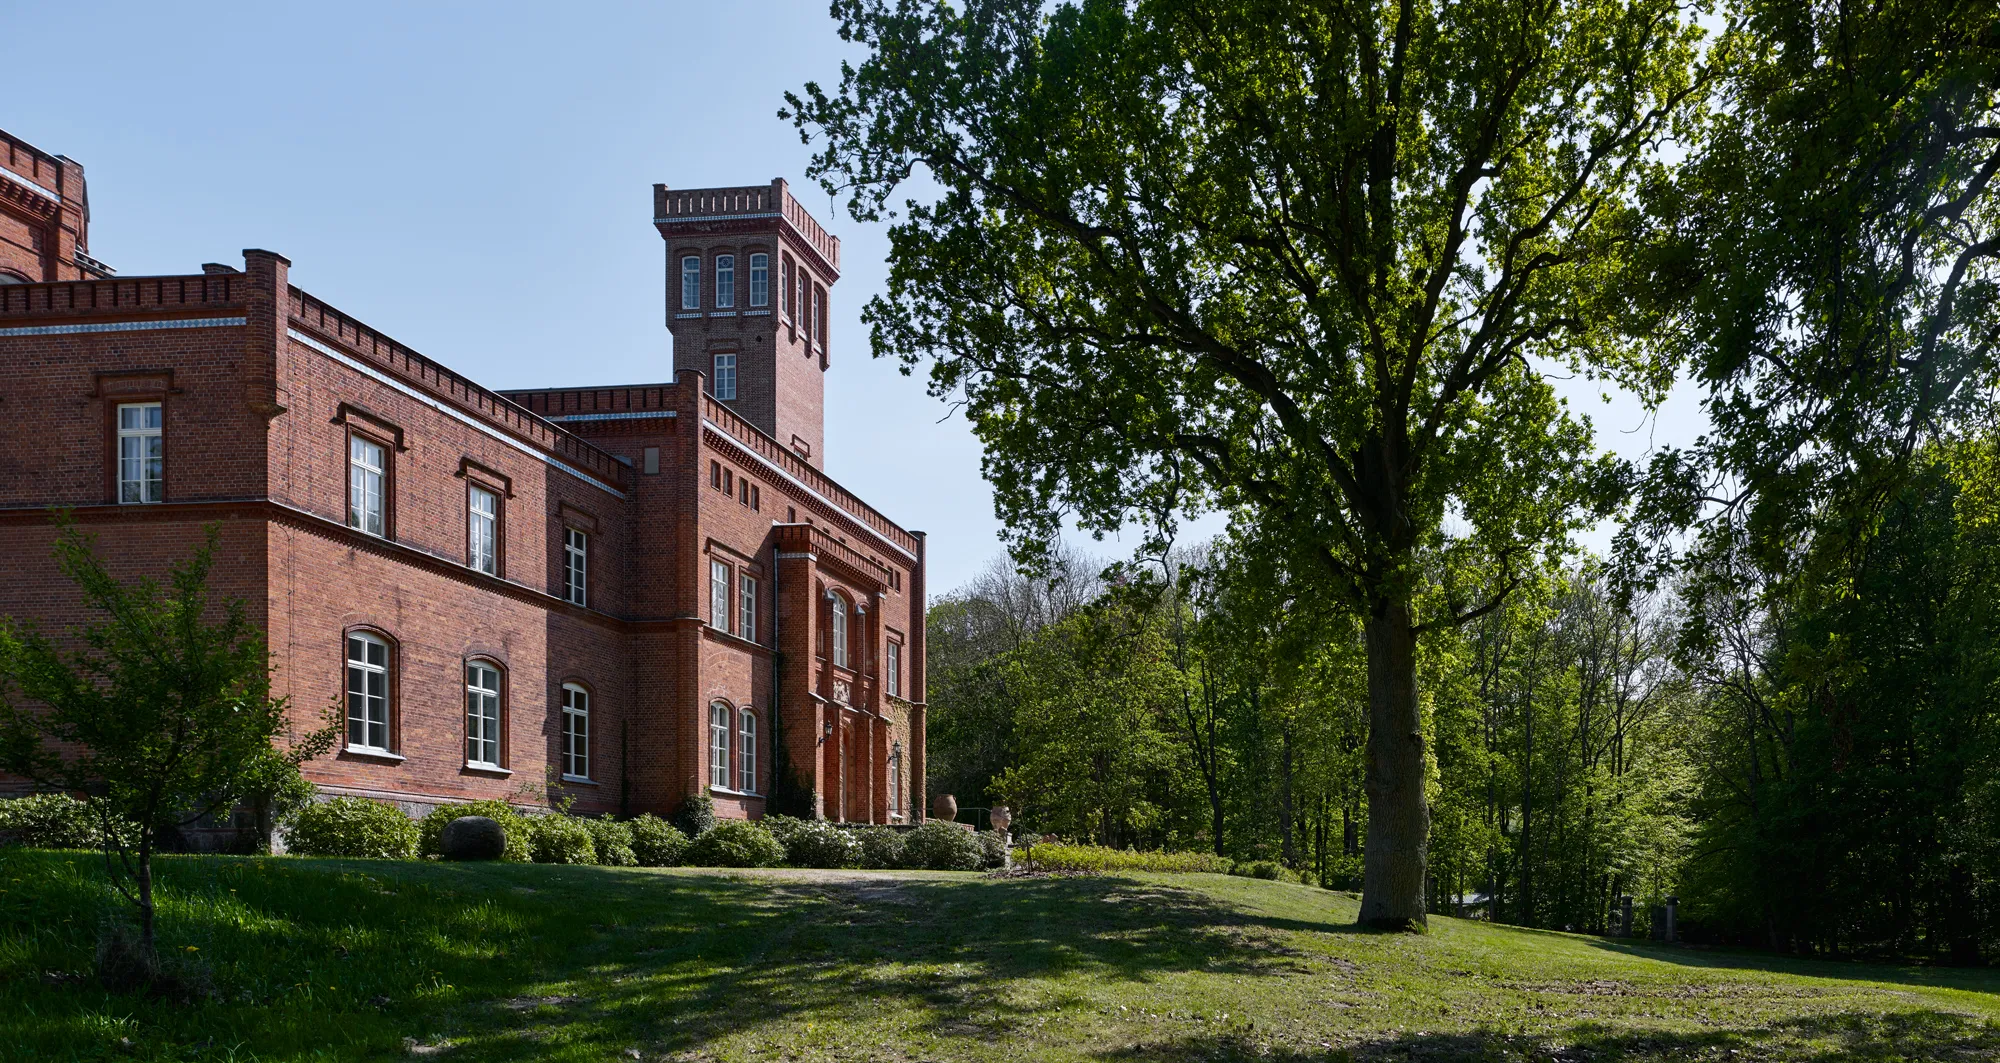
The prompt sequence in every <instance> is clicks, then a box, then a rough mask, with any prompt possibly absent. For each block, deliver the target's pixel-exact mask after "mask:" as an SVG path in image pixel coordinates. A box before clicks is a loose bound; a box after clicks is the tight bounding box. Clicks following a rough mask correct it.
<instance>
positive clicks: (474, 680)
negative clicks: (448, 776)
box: [465, 661, 501, 768]
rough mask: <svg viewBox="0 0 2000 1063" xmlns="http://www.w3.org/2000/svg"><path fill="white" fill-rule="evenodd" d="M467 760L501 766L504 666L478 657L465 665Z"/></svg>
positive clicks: (476, 764)
mask: <svg viewBox="0 0 2000 1063" xmlns="http://www.w3.org/2000/svg"><path fill="white" fill-rule="evenodd" d="M465 763H466V764H467V765H469V766H471V767H475V768H498V767H500V766H501V765H500V670H499V669H497V668H495V667H493V666H492V665H490V664H483V663H481V662H478V661H474V662H473V663H471V664H468V665H466V666H465Z"/></svg>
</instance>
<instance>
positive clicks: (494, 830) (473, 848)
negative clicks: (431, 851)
mask: <svg viewBox="0 0 2000 1063" xmlns="http://www.w3.org/2000/svg"><path fill="white" fill-rule="evenodd" d="M439 849H440V850H441V854H440V855H442V856H443V857H444V858H445V859H446V860H498V859H500V857H501V856H503V855H505V854H506V852H507V829H506V828H505V827H502V826H501V825H500V824H499V822H498V821H496V820H494V819H493V818H492V817H490V816H460V817H458V818H457V819H454V820H452V821H451V822H450V823H447V824H445V825H444V836H443V838H442V839H441V841H440V842H439Z"/></svg>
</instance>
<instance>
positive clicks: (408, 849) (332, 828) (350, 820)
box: [285, 797, 417, 860]
mask: <svg viewBox="0 0 2000 1063" xmlns="http://www.w3.org/2000/svg"><path fill="white" fill-rule="evenodd" d="M285 845H286V847H287V848H289V849H290V850H291V851H292V852H294V853H297V854H299V855H300V856H372V857H379V858H382V859H387V860H408V859H409V858H410V857H412V856H415V855H416V853H417V825H416V824H415V823H412V822H410V817H408V816H406V815H404V814H403V810H402V809H400V808H397V807H395V806H394V805H385V804H383V803H382V802H380V801H370V800H368V799H366V798H361V797H336V798H333V799H332V800H329V801H322V802H320V803H319V804H315V805H307V806H306V807H304V808H302V809H299V810H298V811H297V812H294V813H292V821H291V826H290V828H289V829H287V830H286V832H285Z"/></svg>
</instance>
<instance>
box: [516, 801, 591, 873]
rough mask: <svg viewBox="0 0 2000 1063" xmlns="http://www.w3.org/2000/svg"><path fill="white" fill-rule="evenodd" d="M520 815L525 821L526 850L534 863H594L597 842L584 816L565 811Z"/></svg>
mask: <svg viewBox="0 0 2000 1063" xmlns="http://www.w3.org/2000/svg"><path fill="white" fill-rule="evenodd" d="M523 818H524V819H525V820H526V822H527V825H528V853H529V855H530V856H531V857H532V858H533V859H534V861H535V863H538V864H594V863H597V845H596V842H595V841H594V840H592V837H591V830H590V828H589V827H588V826H585V824H584V821H583V820H580V819H578V818H576V817H575V816H571V815H569V814H567V813H564V812H548V813H545V814H542V815H538V816H526V817H523Z"/></svg>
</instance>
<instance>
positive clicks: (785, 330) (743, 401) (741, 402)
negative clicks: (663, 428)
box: [653, 178, 840, 469]
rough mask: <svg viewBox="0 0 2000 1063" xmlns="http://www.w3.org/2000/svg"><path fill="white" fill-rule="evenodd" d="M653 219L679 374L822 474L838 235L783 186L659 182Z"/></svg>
mask: <svg viewBox="0 0 2000 1063" xmlns="http://www.w3.org/2000/svg"><path fill="white" fill-rule="evenodd" d="M653 223H654V225H655V226H657V227H658V228H659V230H660V236H661V238H662V239H663V240H665V241H666V251H667V293H666V294H667V329H668V331H670V332H672V333H673V337H674V371H675V374H676V375H677V376H678V374H679V373H680V371H681V370H683V369H692V370H698V371H700V372H701V373H702V375H703V378H704V379H705V380H706V381H707V382H708V383H707V386H708V388H709V389H710V391H711V392H712V393H713V394H714V395H715V397H716V398H717V399H720V400H721V401H723V402H725V403H727V404H728V405H729V407H730V408H731V409H733V410H735V411H736V413H737V414H738V415H740V416H741V417H743V418H744V419H745V420H747V421H749V422H750V423H751V424H753V425H755V426H756V427H757V428H759V429H761V430H763V431H764V432H765V433H767V434H768V435H770V436H771V438H773V439H775V440H777V441H778V443H779V445H780V446H784V447H787V448H790V449H791V450H792V451H793V452H794V453H796V454H798V455H799V456H800V457H801V458H803V459H805V461H806V462H807V463H808V464H810V465H812V466H813V467H814V468H816V469H824V468H825V467H826V455H825V453H824V451H823V442H824V433H823V423H824V416H823V411H824V408H825V401H826V384H825V377H824V374H825V373H826V367H827V319H828V316H829V315H828V313H827V289H828V288H831V287H832V286H833V283H834V281H836V280H838V279H839V278H840V238H839V237H837V236H834V235H833V234H831V233H829V232H827V231H826V229H825V228H824V227H823V226H821V225H820V224H819V222H818V221H816V220H815V219H814V218H813V216H812V215H811V214H808V213H807V212H806V210H805V208H804V207H803V206H802V205H800V203H799V201H798V200H797V199H794V198H793V197H792V194H791V192H790V191H789V190H787V188H786V186H785V182H784V180H783V179H782V178H780V179H777V180H773V181H772V182H771V183H770V184H769V185H751V186H748V187H743V188H697V189H669V188H668V187H667V186H666V185H654V186H653Z"/></svg>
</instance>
